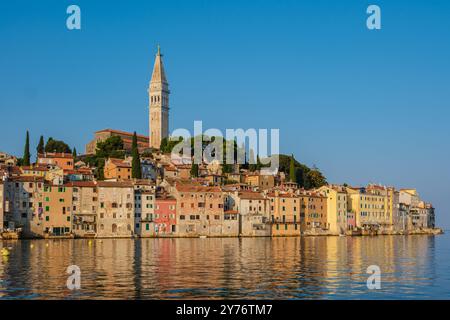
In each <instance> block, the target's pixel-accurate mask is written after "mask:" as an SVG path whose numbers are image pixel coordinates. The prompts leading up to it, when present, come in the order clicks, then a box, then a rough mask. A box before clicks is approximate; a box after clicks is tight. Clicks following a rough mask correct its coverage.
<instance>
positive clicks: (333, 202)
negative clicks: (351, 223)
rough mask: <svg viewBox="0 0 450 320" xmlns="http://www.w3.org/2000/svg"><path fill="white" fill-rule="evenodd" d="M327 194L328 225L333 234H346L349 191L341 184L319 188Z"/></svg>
mask: <svg viewBox="0 0 450 320" xmlns="http://www.w3.org/2000/svg"><path fill="white" fill-rule="evenodd" d="M318 191H320V192H323V193H324V194H325V195H326V196H327V225H328V228H329V231H330V233H332V234H345V232H346V230H347V228H348V227H347V191H346V190H345V187H343V186H339V185H328V186H323V187H321V188H319V189H318Z"/></svg>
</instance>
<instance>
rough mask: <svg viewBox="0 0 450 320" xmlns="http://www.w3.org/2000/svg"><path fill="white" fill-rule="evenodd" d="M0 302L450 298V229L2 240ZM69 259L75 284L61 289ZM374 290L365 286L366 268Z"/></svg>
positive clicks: (64, 283) (65, 279)
mask: <svg viewBox="0 0 450 320" xmlns="http://www.w3.org/2000/svg"><path fill="white" fill-rule="evenodd" d="M1 247H10V252H11V253H10V255H9V256H0V299H354V298H356V299H431V298H433V299H450V236H449V235H448V233H447V234H444V235H439V236H378V237H305V238H274V239H271V238H245V239H235V238H233V239H212V238H211V239H141V240H130V239H108V240H106V239H103V240H92V241H91V242H89V241H88V240H31V241H15V242H13V241H3V242H2V241H0V248H1ZM70 265H77V266H79V268H80V270H81V289H79V290H74V291H71V290H69V289H67V285H66V282H67V278H68V276H69V275H68V274H67V273H66V270H67V268H68V266H70ZM371 265H377V266H379V268H380V270H381V289H379V290H369V289H368V288H367V285H366V281H367V278H368V277H369V274H367V273H366V271H367V267H368V266H371Z"/></svg>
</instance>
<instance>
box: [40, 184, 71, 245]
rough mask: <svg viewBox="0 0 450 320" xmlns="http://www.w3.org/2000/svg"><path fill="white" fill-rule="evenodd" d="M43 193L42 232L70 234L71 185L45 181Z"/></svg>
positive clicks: (55, 234)
mask: <svg viewBox="0 0 450 320" xmlns="http://www.w3.org/2000/svg"><path fill="white" fill-rule="evenodd" d="M43 195H44V202H43V208H44V213H43V220H42V229H43V234H44V235H51V236H64V235H70V234H71V232H72V187H71V186H70V185H53V184H47V183H46V184H45V185H44V193H43Z"/></svg>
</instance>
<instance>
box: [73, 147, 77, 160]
mask: <svg viewBox="0 0 450 320" xmlns="http://www.w3.org/2000/svg"><path fill="white" fill-rule="evenodd" d="M72 155H73V158H74V159H75V158H76V157H77V148H75V147H73V152H72Z"/></svg>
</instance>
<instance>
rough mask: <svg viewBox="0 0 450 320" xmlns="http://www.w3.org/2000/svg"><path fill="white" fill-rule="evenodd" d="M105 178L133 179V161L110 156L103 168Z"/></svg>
mask: <svg viewBox="0 0 450 320" xmlns="http://www.w3.org/2000/svg"><path fill="white" fill-rule="evenodd" d="M103 175H104V177H105V179H111V180H130V179H131V162H129V161H126V160H123V159H114V158H109V159H107V160H106V161H105V167H104V168H103Z"/></svg>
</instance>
